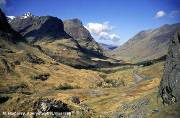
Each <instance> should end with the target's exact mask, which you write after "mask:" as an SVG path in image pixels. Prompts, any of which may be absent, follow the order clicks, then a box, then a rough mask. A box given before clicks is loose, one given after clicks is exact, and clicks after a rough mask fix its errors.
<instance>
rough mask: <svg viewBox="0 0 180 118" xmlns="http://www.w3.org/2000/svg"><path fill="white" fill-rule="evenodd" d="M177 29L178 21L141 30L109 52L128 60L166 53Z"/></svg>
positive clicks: (153, 56)
mask: <svg viewBox="0 0 180 118" xmlns="http://www.w3.org/2000/svg"><path fill="white" fill-rule="evenodd" d="M177 31H180V23H176V24H171V25H168V24H166V25H163V26H161V27H159V28H156V29H153V30H145V31H141V32H139V33H138V34H136V35H135V36H134V37H133V38H131V39H130V40H128V41H127V42H126V43H125V44H123V45H122V46H120V47H118V48H116V49H115V50H113V51H112V52H110V53H109V54H110V55H111V56H112V57H114V58H116V59H122V60H126V61H128V62H140V61H145V60H152V59H156V58H159V57H162V56H164V55H166V54H167V51H168V46H169V41H170V40H172V39H173V38H174V34H175V32H177Z"/></svg>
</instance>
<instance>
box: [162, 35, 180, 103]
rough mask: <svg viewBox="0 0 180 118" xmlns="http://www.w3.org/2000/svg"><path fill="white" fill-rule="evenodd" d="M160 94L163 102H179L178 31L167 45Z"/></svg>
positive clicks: (179, 54) (179, 59)
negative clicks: (167, 49)
mask: <svg viewBox="0 0 180 118" xmlns="http://www.w3.org/2000/svg"><path fill="white" fill-rule="evenodd" d="M160 95H161V97H162V99H163V101H164V103H167V104H172V103H173V102H180V32H179V33H177V34H176V36H175V38H174V39H173V40H172V41H171V42H170V45H169V51H168V56H167V59H166V63H165V69H164V74H163V78H162V80H161V84H160Z"/></svg>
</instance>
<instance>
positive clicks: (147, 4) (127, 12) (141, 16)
mask: <svg viewBox="0 0 180 118" xmlns="http://www.w3.org/2000/svg"><path fill="white" fill-rule="evenodd" d="M0 6H1V7H2V8H3V10H4V11H5V13H6V15H10V16H19V15H22V14H24V13H25V12H27V11H30V12H32V13H33V14H34V15H39V16H42V15H52V16H56V17H59V18H60V19H62V20H65V19H71V18H79V19H80V20H81V21H82V22H83V24H84V25H85V26H86V27H87V28H88V29H89V30H90V32H91V34H92V35H93V36H94V38H95V39H96V40H97V41H99V42H103V43H109V44H115V45H120V44H122V43H124V42H125V41H127V40H128V39H129V38H131V37H132V36H134V35H135V34H136V33H138V32H139V31H142V30H145V29H151V28H156V27H159V26H161V25H163V24H172V23H177V22H179V21H180V0H0ZM96 30H97V31H96Z"/></svg>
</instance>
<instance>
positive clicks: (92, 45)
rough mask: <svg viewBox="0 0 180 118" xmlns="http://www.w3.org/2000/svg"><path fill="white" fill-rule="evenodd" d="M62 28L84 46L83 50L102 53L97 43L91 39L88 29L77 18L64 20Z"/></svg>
mask: <svg viewBox="0 0 180 118" xmlns="http://www.w3.org/2000/svg"><path fill="white" fill-rule="evenodd" d="M63 23H64V30H65V31H66V32H67V33H68V34H69V35H70V36H71V37H73V38H74V39H75V40H77V42H78V43H79V45H80V46H81V47H82V48H84V51H86V53H88V52H89V51H94V53H95V54H98V53H102V49H101V47H100V46H99V44H98V43H97V42H96V41H95V40H94V39H93V37H92V36H91V34H90V33H89V31H88V30H87V29H86V28H85V27H84V26H83V23H82V22H81V21H80V20H79V19H70V20H64V21H63Z"/></svg>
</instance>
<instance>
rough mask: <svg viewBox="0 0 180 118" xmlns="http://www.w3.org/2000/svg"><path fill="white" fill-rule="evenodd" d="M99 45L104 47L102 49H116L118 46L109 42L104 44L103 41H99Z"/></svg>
mask: <svg viewBox="0 0 180 118" xmlns="http://www.w3.org/2000/svg"><path fill="white" fill-rule="evenodd" d="M100 46H101V47H102V48H103V49H104V50H107V51H108V50H114V49H116V48H117V47H118V46H115V45H110V44H104V43H100Z"/></svg>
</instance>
